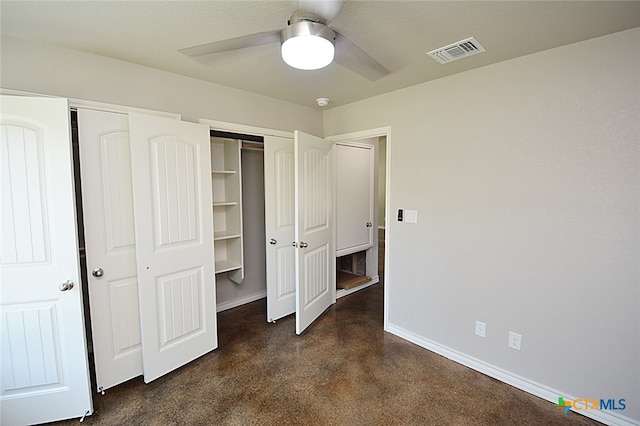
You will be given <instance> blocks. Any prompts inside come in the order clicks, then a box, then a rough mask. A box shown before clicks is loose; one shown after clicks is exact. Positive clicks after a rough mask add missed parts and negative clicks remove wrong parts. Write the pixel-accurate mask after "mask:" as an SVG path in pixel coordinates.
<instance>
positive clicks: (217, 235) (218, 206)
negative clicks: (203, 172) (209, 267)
mask: <svg viewBox="0 0 640 426" xmlns="http://www.w3.org/2000/svg"><path fill="white" fill-rule="evenodd" d="M241 143H242V142H241V141H239V140H235V139H227V138H219V137H212V138H211V191H212V199H213V206H212V208H213V240H214V241H213V245H214V256H215V273H216V274H222V273H226V274H227V277H228V278H229V279H230V280H232V281H234V282H236V283H240V282H242V280H243V278H244V261H243V258H244V256H243V254H244V248H243V238H242V176H241V174H242V173H241V167H240V164H241V163H240V148H241Z"/></svg>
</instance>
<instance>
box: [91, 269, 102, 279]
mask: <svg viewBox="0 0 640 426" xmlns="http://www.w3.org/2000/svg"><path fill="white" fill-rule="evenodd" d="M91 275H93V276H94V277H96V278H100V277H101V276H103V275H104V271H103V270H102V268H96V269H94V270H93V271H91Z"/></svg>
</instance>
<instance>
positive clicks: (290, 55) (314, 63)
mask: <svg viewBox="0 0 640 426" xmlns="http://www.w3.org/2000/svg"><path fill="white" fill-rule="evenodd" d="M335 37H336V34H335V32H333V30H332V29H331V28H329V27H327V26H326V25H324V24H323V23H320V22H311V21H306V20H302V21H299V22H294V23H293V24H290V25H287V27H286V28H285V29H284V30H282V33H281V34H280V40H281V41H282V46H281V54H282V59H283V60H284V61H285V62H286V63H287V64H288V65H289V66H292V67H294V68H297V69H301V70H317V69H320V68H324V67H326V66H327V65H329V64H330V63H331V62H332V61H333V55H334V53H335V47H334V45H333V40H335Z"/></svg>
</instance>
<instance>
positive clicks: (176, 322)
mask: <svg viewBox="0 0 640 426" xmlns="http://www.w3.org/2000/svg"><path fill="white" fill-rule="evenodd" d="M129 127H130V134H131V164H132V179H133V197H134V215H135V235H136V257H137V264H138V293H139V299H140V328H141V333H142V336H141V337H142V358H143V359H142V365H143V370H144V380H145V382H147V383H148V382H150V381H152V380H154V379H156V378H158V377H160V376H162V375H163V374H166V373H168V372H169V371H172V370H174V369H175V368H177V367H180V366H181V365H184V364H186V363H187V362H189V361H191V360H193V359H195V358H198V357H199V356H201V355H203V354H205V353H207V352H209V351H211V350H213V349H215V348H216V347H217V346H218V342H217V341H218V338H217V331H216V293H215V278H214V269H213V263H214V258H213V215H212V195H211V164H210V146H209V128H208V127H207V126H203V125H200V124H194V123H187V122H182V121H177V120H169V119H165V118H158V117H151V116H145V115H140V114H130V115H129Z"/></svg>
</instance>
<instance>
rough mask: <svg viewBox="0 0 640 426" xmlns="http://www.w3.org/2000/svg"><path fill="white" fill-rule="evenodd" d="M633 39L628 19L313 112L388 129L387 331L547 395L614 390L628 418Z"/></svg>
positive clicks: (634, 322)
mask: <svg viewBox="0 0 640 426" xmlns="http://www.w3.org/2000/svg"><path fill="white" fill-rule="evenodd" d="M639 41H640V28H636V29H634V30H629V31H626V32H622V33H617V34H614V35H610V36H606V37H601V38H597V39H593V40H590V41H586V42H581V43H577V44H574V45H569V46H565V47H562V48H558V49H553V50H549V51H545V52H541V53H537V54H534V55H529V56H526V57H522V58H519V59H516V60H511V61H507V62H503V63H499V64H496V65H491V66H487V67H483V68H480V69H477V70H474V71H469V72H465V73H461V74H457V75H454V76H451V77H448V78H443V79H440V80H436V81H433V82H430V83H426V84H421V85H417V86H414V87H410V88H407V89H403V90H399V91H396V92H393V93H389V94H386V95H382V96H378V97H374V98H371V99H368V100H365V101H361V102H357V103H354V104H350V105H346V106H342V107H336V108H333V109H330V110H327V111H325V135H335V134H343V133H349V132H354V131H359V130H363V129H370V128H378V127H382V126H391V138H390V141H389V142H388V143H389V145H390V147H391V149H390V167H391V177H390V185H391V187H390V192H389V193H388V194H387V197H389V198H390V203H391V212H392V214H391V217H390V221H389V222H388V224H387V226H388V227H387V232H388V239H387V243H388V244H389V247H390V249H389V252H390V254H389V278H388V281H387V283H386V285H387V286H388V291H389V304H388V309H389V326H390V328H393V329H394V330H396V331H399V332H402V333H404V334H405V335H407V336H412V337H413V339H414V340H416V341H420V342H422V343H426V344H427V345H431V346H432V347H434V348H439V349H440V350H441V352H447V351H448V352H449V353H450V354H455V355H456V356H458V357H459V358H464V359H467V360H470V361H472V362H471V363H472V364H473V363H475V365H480V366H485V367H487V369H489V370H492V371H494V372H506V374H507V375H508V376H510V377H512V378H517V377H520V378H523V379H524V380H525V382H526V383H527V384H528V385H527V386H529V385H530V387H538V389H547V390H548V391H549V392H548V395H547V396H550V395H553V394H554V393H555V392H559V393H560V395H557V396H561V395H564V396H565V397H570V396H573V397H582V398H605V399H608V398H615V399H620V398H625V399H626V401H627V405H626V406H627V409H626V410H625V411H623V412H619V413H617V414H621V415H624V416H627V417H630V418H633V419H635V420H636V421H638V420H640V368H638V360H640V264H639V259H640V242H639V237H640V221H639V218H640V192H639V188H640V157H639V152H640V149H639V147H640V56H639V55H638V53H637V52H638V45H639ZM443 66H446V65H443ZM399 208H404V209H415V210H418V212H419V214H418V223H417V224H408V223H399V222H397V221H396V219H395V212H396V211H397V209H399ZM476 320H480V321H484V322H485V323H486V324H487V329H486V330H487V335H486V338H484V339H482V338H479V337H477V336H475V335H474V324H475V321H476ZM509 331H515V332H517V333H520V334H521V335H522V349H521V351H519V352H518V351H514V350H513V349H510V348H508V347H507V340H508V333H509ZM512 381H513V380H512ZM543 393H544V392H543ZM505 409H508V408H507V407H505ZM549 409H550V410H551V409H552V405H551V404H550V408H549ZM615 414H616V413H614V415H615Z"/></svg>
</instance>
